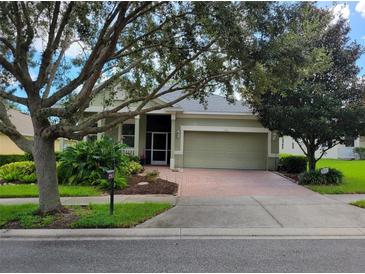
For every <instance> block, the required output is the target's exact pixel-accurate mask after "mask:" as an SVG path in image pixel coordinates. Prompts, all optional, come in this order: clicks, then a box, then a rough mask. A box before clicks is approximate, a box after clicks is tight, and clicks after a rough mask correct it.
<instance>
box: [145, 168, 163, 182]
mask: <svg viewBox="0 0 365 274" xmlns="http://www.w3.org/2000/svg"><path fill="white" fill-rule="evenodd" d="M158 176H160V172H159V171H158V170H151V171H148V172H147V173H146V179H147V181H152V182H156V180H157V178H158Z"/></svg>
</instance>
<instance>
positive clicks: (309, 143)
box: [250, 3, 365, 170]
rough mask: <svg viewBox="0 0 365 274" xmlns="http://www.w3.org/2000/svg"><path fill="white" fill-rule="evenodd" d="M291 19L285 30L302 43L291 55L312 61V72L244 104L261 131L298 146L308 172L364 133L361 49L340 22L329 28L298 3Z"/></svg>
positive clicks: (325, 17) (317, 12) (324, 16)
mask: <svg viewBox="0 0 365 274" xmlns="http://www.w3.org/2000/svg"><path fill="white" fill-rule="evenodd" d="M292 18H293V21H292V22H291V23H290V24H289V25H288V26H289V28H291V29H293V32H295V33H299V34H301V35H302V36H303V38H304V39H303V40H302V41H300V44H298V45H297V47H296V48H295V50H296V51H297V54H298V56H300V57H301V58H310V59H311V58H314V60H315V62H314V64H313V67H312V68H310V67H308V66H305V67H303V68H304V69H303V70H302V73H300V74H298V76H300V77H299V78H298V81H297V82H296V84H295V85H293V86H287V87H286V88H282V89H280V90H275V89H273V88H272V87H269V88H267V89H266V90H265V89H264V90H262V91H261V92H257V93H254V94H253V96H251V97H250V102H251V103H252V105H253V106H254V108H255V111H256V112H257V113H258V115H259V119H260V121H261V122H262V124H263V125H264V126H265V127H268V128H269V129H271V130H276V131H277V132H279V134H280V135H287V136H291V137H292V138H293V139H294V140H295V141H296V142H297V143H298V145H299V146H300V148H301V149H302V150H303V152H304V153H305V155H306V156H307V157H308V160H309V166H310V169H311V170H313V169H315V164H316V161H317V160H318V159H320V158H321V157H322V156H323V154H324V153H325V152H326V151H327V150H329V149H330V148H332V147H333V146H335V145H336V144H340V143H344V142H345V141H346V139H348V138H350V139H351V138H352V139H356V138H357V137H358V136H359V135H360V134H362V133H364V130H365V109H364V81H363V79H362V78H360V77H358V73H359V67H358V66H357V65H356V61H357V60H358V59H359V57H360V56H361V54H362V53H363V49H362V48H361V46H360V45H359V44H357V43H355V42H352V41H350V39H349V36H348V33H349V31H350V28H349V25H348V23H347V22H346V20H343V19H340V20H338V21H337V22H334V21H333V18H331V16H330V14H329V12H328V11H326V10H322V9H319V8H317V7H315V6H314V5H311V4H307V3H304V4H300V6H299V9H298V10H297V13H294V16H293V17H292ZM289 33H290V32H289ZM308 35H309V36H310V37H308ZM286 38H287V37H286V35H284V39H286ZM277 41H280V40H277ZM293 64H297V65H298V64H299V66H300V62H299V63H298V62H294V63H293ZM274 67H275V66H274ZM268 69H271V66H270V63H269V68H268ZM317 150H320V156H319V157H317V158H316V157H315V152H316V151H317Z"/></svg>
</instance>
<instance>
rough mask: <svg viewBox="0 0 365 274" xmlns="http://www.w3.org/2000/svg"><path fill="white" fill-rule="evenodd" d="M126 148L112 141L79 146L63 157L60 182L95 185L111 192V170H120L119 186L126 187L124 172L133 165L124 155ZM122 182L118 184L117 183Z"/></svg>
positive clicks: (118, 171)
mask: <svg viewBox="0 0 365 274" xmlns="http://www.w3.org/2000/svg"><path fill="white" fill-rule="evenodd" d="M123 148H124V145H122V144H118V143H115V142H113V141H112V140H111V139H109V138H103V139H102V140H100V141H93V142H79V143H77V144H76V145H75V146H73V147H68V148H66V149H65V150H64V151H63V152H62V153H60V155H59V158H60V159H59V166H58V174H59V181H60V183H63V184H69V185H95V186H101V187H103V188H108V187H109V184H108V181H107V180H106V178H105V173H106V171H107V170H110V169H113V167H114V165H115V167H117V171H116V173H115V176H114V177H115V182H116V186H117V187H118V186H121V185H123V182H124V181H123V179H122V177H124V173H123V168H124V167H125V166H126V165H127V163H128V162H129V160H128V157H127V156H126V155H124V154H123V153H122V150H123ZM117 181H118V182H117Z"/></svg>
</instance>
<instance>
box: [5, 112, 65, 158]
mask: <svg viewBox="0 0 365 274" xmlns="http://www.w3.org/2000/svg"><path fill="white" fill-rule="evenodd" d="M8 115H9V119H10V121H11V122H12V123H13V125H14V126H15V127H16V129H17V130H18V131H19V132H20V133H21V134H22V135H23V136H25V137H26V138H29V139H32V138H33V136H34V131H33V125H32V120H31V118H30V116H29V115H28V114H26V113H23V112H21V111H19V110H16V109H9V110H8ZM66 143H67V141H64V140H56V142H55V150H56V151H60V150H61V145H63V146H64V147H65V146H66ZM9 154H24V151H23V150H21V149H20V148H19V147H18V146H17V145H16V144H15V143H14V142H13V141H12V140H11V139H10V138H9V137H8V136H6V135H4V134H2V133H1V132H0V155H9Z"/></svg>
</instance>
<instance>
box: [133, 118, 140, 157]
mask: <svg viewBox="0 0 365 274" xmlns="http://www.w3.org/2000/svg"><path fill="white" fill-rule="evenodd" d="M139 120H140V116H139V115H137V116H135V117H134V155H135V156H139Z"/></svg>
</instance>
